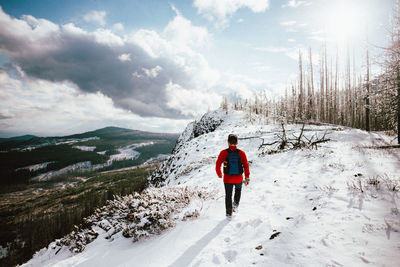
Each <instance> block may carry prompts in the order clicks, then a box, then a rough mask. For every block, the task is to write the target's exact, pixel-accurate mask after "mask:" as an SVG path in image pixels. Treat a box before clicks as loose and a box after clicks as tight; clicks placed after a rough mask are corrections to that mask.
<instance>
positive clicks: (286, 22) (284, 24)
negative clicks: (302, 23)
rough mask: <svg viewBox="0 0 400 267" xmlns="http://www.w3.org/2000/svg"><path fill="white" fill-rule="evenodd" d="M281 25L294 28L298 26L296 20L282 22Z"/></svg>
mask: <svg viewBox="0 0 400 267" xmlns="http://www.w3.org/2000/svg"><path fill="white" fill-rule="evenodd" d="M279 24H280V25H282V26H293V25H296V21H295V20H289V21H282V22H280V23H279Z"/></svg>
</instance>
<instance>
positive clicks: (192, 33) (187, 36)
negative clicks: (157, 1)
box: [164, 6, 211, 48]
mask: <svg viewBox="0 0 400 267" xmlns="http://www.w3.org/2000/svg"><path fill="white" fill-rule="evenodd" d="M172 9H173V10H174V11H175V12H176V16H175V18H174V19H173V20H172V21H170V22H169V23H168V25H167V26H166V27H165V29H164V36H165V37H166V38H167V39H169V40H170V41H171V42H173V43H174V45H177V46H189V47H191V48H202V47H204V46H205V45H207V44H208V43H209V42H210V39H211V37H210V34H209V33H208V31H207V28H205V27H201V26H194V25H193V24H192V22H191V21H190V20H188V19H186V18H185V17H183V16H182V15H181V13H180V12H179V10H178V9H176V8H175V7H174V6H172Z"/></svg>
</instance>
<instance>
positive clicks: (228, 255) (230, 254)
mask: <svg viewBox="0 0 400 267" xmlns="http://www.w3.org/2000/svg"><path fill="white" fill-rule="evenodd" d="M222 254H223V255H224V257H225V259H226V260H227V261H228V262H233V261H235V260H236V256H237V254H238V252H237V251H235V250H227V251H224V252H222Z"/></svg>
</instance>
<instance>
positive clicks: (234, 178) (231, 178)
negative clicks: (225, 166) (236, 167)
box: [215, 146, 250, 184]
mask: <svg viewBox="0 0 400 267" xmlns="http://www.w3.org/2000/svg"><path fill="white" fill-rule="evenodd" d="M229 149H230V150H235V149H237V148H236V146H229ZM227 156H228V151H226V149H224V150H222V151H221V152H220V153H219V156H218V159H217V163H216V165H215V171H216V172H217V175H218V177H219V176H221V175H222V172H221V165H222V163H224V161H225V160H226V157H227ZM239 156H240V161H241V162H242V164H243V169H244V175H245V177H246V178H249V177H250V169H249V163H248V162H247V157H246V153H244V151H243V150H240V151H239ZM242 181H243V175H242V174H238V175H229V174H224V183H230V184H237V183H241V182H242Z"/></svg>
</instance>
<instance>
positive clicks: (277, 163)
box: [24, 112, 400, 267]
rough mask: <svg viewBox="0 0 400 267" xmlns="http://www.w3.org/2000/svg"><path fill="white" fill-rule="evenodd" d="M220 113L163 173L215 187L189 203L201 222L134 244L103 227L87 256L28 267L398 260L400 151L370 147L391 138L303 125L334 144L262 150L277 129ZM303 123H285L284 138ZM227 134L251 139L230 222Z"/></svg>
mask: <svg viewBox="0 0 400 267" xmlns="http://www.w3.org/2000/svg"><path fill="white" fill-rule="evenodd" d="M220 116H221V118H223V119H224V122H223V123H222V124H221V125H220V126H219V127H218V128H217V129H216V130H215V131H214V132H209V133H205V134H202V135H200V136H198V137H196V138H193V135H191V134H190V133H189V134H188V132H186V133H184V134H185V136H184V137H183V138H180V140H183V139H184V141H185V142H182V143H181V144H180V145H179V149H178V150H176V151H175V154H174V155H172V156H171V158H173V160H171V161H170V162H169V163H168V166H167V165H164V166H163V167H164V170H163V171H161V172H160V173H162V174H163V175H164V177H166V178H167V180H165V182H164V184H166V185H165V188H166V190H168V188H171V187H182V186H189V187H193V188H194V187H195V186H200V187H205V188H208V189H209V190H210V191H212V190H216V195H215V197H214V198H215V199H209V200H206V201H204V202H202V203H201V205H200V204H199V202H198V201H197V202H196V203H194V204H193V207H192V208H196V209H199V210H200V216H199V217H198V218H197V219H194V220H187V221H178V222H177V225H176V226H175V227H174V228H172V229H169V230H167V231H165V232H163V233H162V234H161V235H155V236H152V237H150V238H147V239H144V240H140V241H138V242H132V239H130V238H125V237H123V236H122V235H120V234H119V235H116V236H115V238H114V239H113V240H112V241H110V240H108V239H105V238H104V237H105V236H106V233H102V232H101V231H100V235H99V236H98V237H97V239H95V240H94V241H93V242H92V243H90V244H88V245H87V246H86V249H85V250H84V251H83V252H81V253H77V254H74V253H71V252H70V251H69V250H68V249H67V248H62V249H61V250H60V251H59V252H58V253H57V254H56V255H55V251H54V250H52V249H43V250H41V251H40V252H39V253H37V255H36V256H34V258H33V259H32V260H30V261H29V262H28V263H26V264H25V265H24V266H97V267H100V266H174V267H175V266H176V267H178V266H253V265H257V266H399V255H400V211H399V209H400V207H399V205H398V203H399V194H400V193H399V189H400V172H399V170H400V153H399V149H398V148H397V149H373V148H369V147H371V146H378V145H385V144H389V143H390V140H391V139H392V138H391V137H388V136H385V135H383V134H378V133H367V132H364V131H361V130H355V129H345V128H340V127H332V126H306V131H305V134H306V135H308V136H309V137H310V136H311V135H314V134H316V135H318V136H322V135H323V134H324V132H325V131H326V130H328V132H329V133H328V135H327V137H328V138H330V139H332V141H330V142H327V143H323V144H321V145H320V146H319V147H318V150H315V149H314V150H310V149H299V150H290V151H286V152H282V153H276V154H271V155H268V154H265V155H261V153H260V152H261V151H260V150H259V149H258V148H259V146H260V144H261V143H262V139H261V138H263V139H264V140H265V142H271V141H273V140H276V139H277V137H276V134H277V133H279V132H280V130H281V128H280V125H255V124H249V123H247V122H245V118H244V117H245V115H244V114H243V113H241V112H231V113H230V114H229V115H228V116H224V115H223V114H220ZM190 127H191V128H190V129H193V125H190ZM300 128H301V125H287V126H286V130H287V134H288V135H292V134H293V133H294V134H295V135H297V134H298V133H299V131H300ZM188 131H189V130H188ZM229 133H236V134H238V136H239V138H248V139H242V140H239V148H240V149H243V150H244V151H245V152H246V153H247V157H248V159H249V161H250V172H251V176H250V178H251V181H250V185H249V186H247V187H245V186H243V190H242V199H241V202H240V207H239V212H238V213H235V214H234V216H233V218H232V219H231V220H227V219H226V217H225V207H224V192H223V183H222V181H221V179H219V178H217V176H216V174H215V161H216V158H217V155H218V153H219V151H220V150H222V149H224V148H225V147H226V139H227V135H228V134H229ZM249 137H255V138H249ZM260 137H261V138H260Z"/></svg>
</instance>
